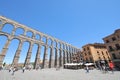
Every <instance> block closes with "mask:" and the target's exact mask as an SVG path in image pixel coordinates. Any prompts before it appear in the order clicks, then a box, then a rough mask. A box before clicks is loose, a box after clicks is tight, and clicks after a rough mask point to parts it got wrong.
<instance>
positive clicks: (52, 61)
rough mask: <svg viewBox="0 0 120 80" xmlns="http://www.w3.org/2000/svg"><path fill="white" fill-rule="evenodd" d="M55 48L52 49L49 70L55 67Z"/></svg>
mask: <svg viewBox="0 0 120 80" xmlns="http://www.w3.org/2000/svg"><path fill="white" fill-rule="evenodd" d="M53 51H54V48H53V47H52V48H50V59H49V68H51V67H54V52H53Z"/></svg>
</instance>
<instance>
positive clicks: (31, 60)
mask: <svg viewBox="0 0 120 80" xmlns="http://www.w3.org/2000/svg"><path fill="white" fill-rule="evenodd" d="M37 50H38V44H37V43H35V44H33V47H32V53H31V59H30V63H31V64H32V65H33V67H35V58H36V54H37Z"/></svg>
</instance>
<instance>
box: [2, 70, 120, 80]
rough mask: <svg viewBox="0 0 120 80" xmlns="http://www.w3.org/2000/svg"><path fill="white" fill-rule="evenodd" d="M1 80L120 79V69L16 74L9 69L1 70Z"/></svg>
mask: <svg viewBox="0 0 120 80" xmlns="http://www.w3.org/2000/svg"><path fill="white" fill-rule="evenodd" d="M0 80H120V71H115V72H114V73H113V74H112V73H111V72H108V73H102V72H101V71H99V70H90V72H89V73H86V71H85V70H83V69H79V70H70V69H60V70H56V69H42V70H31V71H28V70H26V71H25V73H22V70H19V71H17V72H15V74H14V75H11V73H9V72H8V70H2V71H0Z"/></svg>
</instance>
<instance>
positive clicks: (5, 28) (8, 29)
mask: <svg viewBox="0 0 120 80" xmlns="http://www.w3.org/2000/svg"><path fill="white" fill-rule="evenodd" d="M13 29H14V26H13V25H12V24H9V23H6V24H5V25H4V26H3V28H2V31H3V32H5V33H8V34H11V33H12V30H13Z"/></svg>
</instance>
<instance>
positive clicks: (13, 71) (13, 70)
mask: <svg viewBox="0 0 120 80" xmlns="http://www.w3.org/2000/svg"><path fill="white" fill-rule="evenodd" d="M15 70H16V69H15V67H14V68H13V69H12V75H14V73H15Z"/></svg>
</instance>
